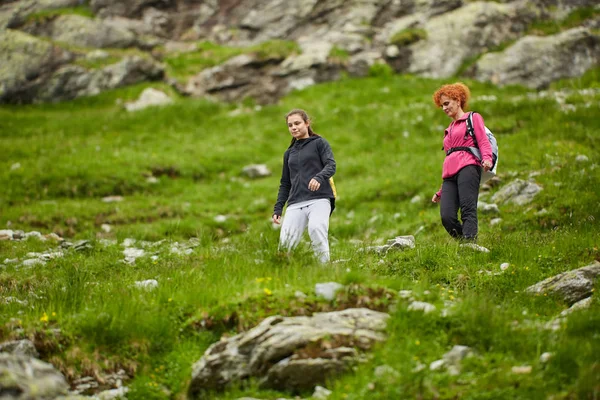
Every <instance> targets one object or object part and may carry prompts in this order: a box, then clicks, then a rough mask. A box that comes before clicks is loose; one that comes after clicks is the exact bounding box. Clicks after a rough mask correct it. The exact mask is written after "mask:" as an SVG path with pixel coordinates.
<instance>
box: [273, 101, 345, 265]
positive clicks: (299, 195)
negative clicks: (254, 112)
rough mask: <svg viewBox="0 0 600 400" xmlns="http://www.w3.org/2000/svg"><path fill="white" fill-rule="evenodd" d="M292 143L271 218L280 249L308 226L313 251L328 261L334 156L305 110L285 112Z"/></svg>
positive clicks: (293, 244)
mask: <svg viewBox="0 0 600 400" xmlns="http://www.w3.org/2000/svg"><path fill="white" fill-rule="evenodd" d="M286 122H287V126H288V130H289V132H290V134H291V135H292V137H293V139H292V143H291V144H290V147H289V148H288V149H287V150H286V152H285V153H284V155H283V170H282V172H281V181H280V184H279V194H278V195H277V203H276V204H275V208H274V211H273V222H274V223H276V224H281V215H282V213H283V207H284V205H285V203H286V202H287V204H288V207H287V210H286V215H285V219H284V220H283V225H282V226H281V234H280V240H279V247H280V249H285V250H291V249H293V248H294V247H296V246H297V245H298V243H299V242H300V240H301V239H302V234H303V233H304V230H305V229H306V228H307V227H308V234H309V236H310V239H311V243H312V247H313V250H314V252H315V255H316V256H317V258H318V259H319V261H321V262H322V263H326V262H328V261H329V239H328V232H329V216H330V215H331V212H332V211H333V208H334V207H335V186H334V185H333V179H332V176H333V174H335V167H336V165H335V159H334V158H333V152H332V151H331V146H330V145H329V143H328V142H327V140H325V139H324V138H322V137H321V136H319V135H317V134H316V133H314V132H313V130H312V128H311V126H310V119H309V118H308V115H307V114H306V111H304V110H299V109H296V110H292V111H290V112H289V113H288V114H287V115H286Z"/></svg>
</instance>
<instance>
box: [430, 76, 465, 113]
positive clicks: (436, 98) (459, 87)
mask: <svg viewBox="0 0 600 400" xmlns="http://www.w3.org/2000/svg"><path fill="white" fill-rule="evenodd" d="M442 96H448V97H450V98H451V99H454V100H456V101H458V102H460V108H462V109H463V110H464V109H465V108H467V102H468V101H469V98H470V97H471V91H470V90H469V88H468V87H467V85H465V84H464V83H462V82H456V83H451V84H448V85H444V86H442V87H441V88H439V89H438V90H437V91H436V92H435V93H434V94H433V102H434V103H435V105H436V106H438V107H441V106H442V100H441V97H442Z"/></svg>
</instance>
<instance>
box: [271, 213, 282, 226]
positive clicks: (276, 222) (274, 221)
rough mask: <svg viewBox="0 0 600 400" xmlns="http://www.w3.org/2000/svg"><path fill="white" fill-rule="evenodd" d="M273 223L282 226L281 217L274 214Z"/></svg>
mask: <svg viewBox="0 0 600 400" xmlns="http://www.w3.org/2000/svg"><path fill="white" fill-rule="evenodd" d="M273 223H274V224H277V225H280V224H281V215H277V214H273Z"/></svg>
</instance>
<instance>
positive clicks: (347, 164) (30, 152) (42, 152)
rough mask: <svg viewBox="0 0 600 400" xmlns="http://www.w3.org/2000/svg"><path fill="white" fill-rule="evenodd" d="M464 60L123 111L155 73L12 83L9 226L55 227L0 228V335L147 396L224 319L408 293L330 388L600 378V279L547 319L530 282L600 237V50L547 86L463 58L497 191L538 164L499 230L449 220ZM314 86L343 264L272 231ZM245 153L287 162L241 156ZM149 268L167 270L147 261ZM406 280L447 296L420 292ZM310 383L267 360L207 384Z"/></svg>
mask: <svg viewBox="0 0 600 400" xmlns="http://www.w3.org/2000/svg"><path fill="white" fill-rule="evenodd" d="M446 82H447V80H444V81H442V80H435V79H426V78H419V77H415V76H411V75H395V74H393V73H391V71H390V70H389V69H388V68H378V67H376V68H372V69H371V70H370V76H368V77H365V78H362V79H350V78H342V79H340V80H338V81H336V82H330V83H324V84H318V85H314V86H312V87H309V88H306V89H304V90H300V91H293V92H292V93H291V94H289V95H287V96H285V97H283V98H282V99H281V100H280V101H279V102H278V103H276V104H273V105H268V106H259V105H256V103H254V102H252V101H250V100H247V101H245V102H243V103H237V104H226V103H218V102H210V101H207V100H204V99H189V98H185V97H180V96H179V95H178V94H177V93H175V92H174V91H173V89H171V88H170V87H168V86H167V85H165V84H155V85H154V86H153V87H156V88H159V89H161V90H164V91H166V92H167V93H169V94H170V95H171V96H172V97H173V98H174V99H175V102H174V103H173V104H171V105H168V106H165V107H154V108H147V109H144V110H141V111H137V112H131V113H130V112H126V111H125V110H124V109H123V106H122V104H124V103H125V102H127V101H130V100H134V99H136V98H137V97H138V96H139V94H140V93H141V92H142V90H143V89H145V88H146V87H148V86H149V85H150V84H147V83H145V84H141V85H137V86H130V87H127V88H122V89H118V90H114V91H109V92H106V93H103V94H101V95H98V96H95V97H88V98H81V99H77V100H73V101H69V102H63V103H59V104H46V105H27V106H2V107H1V108H0V141H1V147H2V149H3V154H4V157H3V159H2V164H1V165H2V168H1V169H0V184H1V187H2V188H3V190H2V191H0V208H1V209H2V212H1V214H0V227H2V229H4V230H10V231H11V233H10V235H8V233H7V232H5V231H3V232H2V235H4V239H7V238H8V236H10V238H13V239H15V238H17V239H18V238H19V237H23V236H24V234H26V233H30V232H32V231H38V232H40V235H38V236H41V238H39V237H35V236H36V235H35V234H30V235H29V236H30V237H28V238H26V239H23V240H0V263H1V264H0V343H2V342H6V341H9V340H18V339H30V340H31V341H32V343H33V344H34V346H35V349H36V351H37V352H38V353H39V355H38V357H39V358H40V359H41V360H43V361H47V362H49V363H51V364H52V365H53V366H54V367H55V368H56V369H57V370H59V371H60V372H61V373H62V374H63V375H64V376H65V377H66V379H67V381H68V383H69V385H70V388H71V389H75V388H79V389H81V388H82V387H83V386H81V384H82V380H81V379H82V378H87V380H84V381H83V382H92V383H91V384H90V387H89V388H88V389H87V390H83V389H81V393H82V395H91V394H93V393H96V392H98V391H100V390H105V389H111V388H113V389H114V388H116V387H118V384H117V383H116V380H117V378H118V379H120V380H121V381H122V384H123V387H126V388H127V390H128V392H127V394H126V397H127V398H128V399H130V400H132V399H167V398H171V399H183V398H186V396H187V392H188V387H189V384H190V381H191V373H192V365H193V363H195V362H196V361H198V360H199V359H200V357H201V356H202V355H203V353H204V351H205V350H206V349H207V348H208V347H209V345H211V344H212V343H216V342H217V341H218V340H219V339H220V338H221V337H222V336H223V335H225V336H229V337H230V336H232V335H234V334H236V333H239V332H243V331H247V330H248V329H250V328H251V327H253V326H255V325H256V324H258V323H259V322H261V321H262V320H263V319H264V318H266V317H267V316H271V315H287V316H291V315H311V314H312V313H314V312H316V311H332V310H340V309H345V308H351V307H367V308H371V309H373V310H378V311H385V312H388V313H389V314H390V318H389V320H388V323H387V328H386V330H385V333H386V335H387V340H385V341H383V342H381V343H379V344H377V345H375V346H374V348H373V350H372V352H370V353H369V356H368V357H367V358H366V359H365V360H364V362H361V363H358V364H357V365H356V366H355V368H353V369H352V370H351V371H349V372H347V373H345V374H342V375H341V376H340V377H338V378H335V379H332V380H329V381H327V383H326V384H325V386H326V387H327V388H328V389H329V390H331V391H332V394H331V395H330V397H329V399H366V398H369V399H399V398H425V399H429V398H438V399H453V398H461V399H508V398H515V399H516V398H523V399H537V398H540V399H547V398H553V399H592V398H595V397H597V396H598V394H599V393H600V385H599V382H600V369H599V366H598V354H600V338H599V337H598V332H599V331H600V312H599V311H600V302H599V301H598V296H597V295H596V294H594V295H592V296H591V302H590V303H589V304H588V305H589V307H588V308H587V309H582V310H579V311H576V312H572V313H571V314H569V315H568V316H567V317H564V318H563V319H562V320H560V321H558V322H555V323H554V325H553V326H554V328H553V329H549V328H548V325H547V324H549V323H552V321H555V320H556V318H557V317H558V316H559V314H560V313H561V312H562V311H563V310H565V309H567V308H569V306H570V305H571V304H570V302H569V301H567V300H565V299H564V298H562V297H560V296H558V295H552V294H550V295H547V294H546V293H544V294H539V295H534V294H530V293H526V292H525V289H526V288H527V287H529V286H530V285H533V284H535V283H537V282H539V281H541V280H543V279H545V278H548V277H551V276H553V275H556V274H558V273H561V272H565V271H569V270H574V269H577V268H580V267H583V266H587V265H591V264H592V263H593V262H594V261H595V260H598V261H600V250H598V248H599V245H600V243H599V237H600V236H599V235H598V232H599V231H600V230H599V228H598V221H600V204H599V203H598V199H599V198H600V169H599V168H598V164H597V160H598V157H599V156H600V111H599V110H600V108H599V107H598V105H599V99H600V75H599V72H598V70H597V69H593V70H590V71H589V72H587V73H586V74H585V75H583V77H581V78H578V79H573V80H566V81H558V82H555V83H553V84H552V85H551V86H550V88H549V89H548V90H547V91H531V90H530V89H527V88H524V87H522V86H506V87H503V88H499V87H496V86H493V85H491V84H484V83H479V82H476V81H471V80H467V81H466V82H467V83H468V84H469V85H470V87H471V89H472V93H473V99H472V100H471V102H470V109H472V110H476V111H478V112H479V113H481V114H482V115H483V116H484V118H485V121H486V125H487V126H488V127H490V128H491V129H492V130H493V131H494V133H495V134H496V137H497V138H498V142H499V145H500V161H499V177H500V179H501V182H500V184H498V185H497V186H494V187H493V188H491V189H489V190H488V191H486V192H483V193H482V195H481V197H480V200H481V201H485V202H488V203H492V201H491V199H492V196H493V195H494V194H495V193H498V192H499V191H500V190H502V188H503V187H505V186H506V185H508V184H510V183H511V182H513V181H515V180H516V179H521V180H524V181H528V180H531V181H534V182H535V183H537V184H538V185H539V186H540V187H541V188H542V190H541V191H540V192H539V193H538V194H537V195H536V196H535V198H534V199H533V201H532V202H530V203H528V204H525V205H516V204H512V203H510V202H507V203H501V202H498V206H499V214H494V213H492V214H486V213H483V212H481V213H480V239H479V244H480V245H482V246H485V247H487V248H489V249H490V252H489V253H480V252H477V251H473V250H470V249H465V248H461V247H459V246H458V244H457V243H456V242H454V241H452V240H451V239H450V238H449V237H448V236H447V234H446V232H445V231H444V229H443V227H442V226H441V223H440V221H439V210H438V207H437V206H436V205H434V204H431V202H430V199H431V195H432V194H433V193H434V191H435V190H437V189H438V188H439V185H440V183H441V178H440V173H441V163H442V160H443V157H444V154H443V152H442V151H440V146H441V139H442V135H443V129H444V128H445V127H446V126H447V125H448V122H449V120H448V119H447V117H446V116H445V115H443V113H442V112H441V111H440V110H438V109H436V108H435V107H434V106H433V104H432V101H431V94H432V93H433V92H434V91H435V90H436V88H438V87H439V86H440V85H441V84H443V83H446ZM296 107H301V108H304V109H306V110H307V111H308V112H309V114H310V115H311V116H312V117H313V120H314V129H315V131H316V132H317V133H319V134H321V135H323V136H324V137H326V138H327V140H328V141H329V142H330V143H331V145H332V148H333V151H334V153H335V156H336V159H337V162H338V170H337V173H336V176H335V178H336V185H337V189H338V194H339V198H338V200H337V208H336V210H335V212H334V213H333V215H332V219H331V230H330V236H331V242H332V260H334V262H332V263H330V264H328V265H326V266H320V265H318V264H317V263H316V262H315V261H314V259H313V258H312V256H311V254H310V251H308V248H307V247H306V246H305V247H306V248H302V249H299V250H298V251H297V252H295V253H294V254H293V255H292V256H291V257H284V256H281V255H278V254H277V240H278V231H277V230H275V229H274V228H273V227H272V225H271V222H270V217H271V212H272V207H273V204H274V202H275V199H276V194H277V188H278V183H279V174H280V169H281V163H282V155H283V152H284V150H285V149H286V148H287V146H288V144H289V139H290V138H289V133H288V132H287V129H286V126H285V123H284V118H283V117H284V115H285V113H286V112H287V111H288V110H290V109H292V108H296ZM249 164H266V165H267V167H268V168H269V169H270V170H271V171H272V175H271V176H269V177H265V178H258V179H250V178H248V177H245V176H244V175H243V174H242V169H243V167H245V166H246V165H249ZM496 218H501V221H497V220H496V221H494V224H492V223H491V221H492V220H493V219H496ZM17 231H23V232H21V233H18V234H17ZM51 233H54V234H56V235H54V236H52V235H50V234H51ZM399 235H414V237H415V242H416V246H415V248H414V249H406V250H403V251H389V252H387V253H385V254H380V253H377V252H372V251H368V250H366V249H367V248H368V247H369V246H374V245H381V244H383V243H385V241H387V240H388V239H392V238H394V237H396V236H399ZM57 236H58V237H60V238H64V239H66V241H65V242H60V240H59V238H58V237H57ZM42 239H44V240H42ZM66 242H68V243H66ZM69 244H70V245H69ZM126 249H129V250H126ZM36 253H37V254H36ZM42 253H44V254H45V255H42ZM31 260H37V261H31ZM505 263H508V264H509V265H508V266H506V265H504V266H503V268H501V265H502V264H505ZM147 280H155V281H156V284H157V286H156V287H155V288H152V287H149V288H148V290H145V289H144V288H140V287H139V285H142V284H138V285H136V282H143V281H147ZM323 282H338V283H341V284H343V285H344V288H343V289H341V290H340V291H339V292H338V293H337V295H336V298H335V299H334V300H331V301H328V300H325V299H323V298H319V297H318V296H316V295H315V284H317V283H323ZM147 284H148V285H151V284H150V283H147ZM595 288H596V289H597V288H598V284H597V283H596V284H595ZM401 290H404V291H406V290H410V291H412V292H411V293H410V294H407V292H399V291H401ZM297 291H300V292H302V293H303V294H304V295H306V296H305V297H303V296H302V295H300V294H299V293H297ZM402 296H405V297H412V298H413V299H414V300H419V301H424V302H427V303H430V304H432V305H434V306H435V307H436V310H435V311H433V312H430V313H427V314H425V313H423V312H415V311H409V309H408V308H409V307H408V304H409V300H408V299H404V298H403V297H402ZM557 324H558V325H557ZM454 345H463V346H468V347H469V348H470V349H471V351H472V354H473V356H472V357H468V358H466V359H464V360H463V362H462V363H461V366H460V372H459V373H458V374H455V373H453V371H452V369H450V368H448V369H443V368H442V369H437V370H436V369H433V370H432V369H431V368H430V364H431V363H432V362H434V361H436V360H439V359H441V358H442V355H443V354H444V353H447V352H448V351H449V350H450V349H452V347H453V346H454ZM334 347H335V346H334ZM546 353H549V355H544V357H542V358H540V357H541V356H542V355H543V354H546ZM3 354H4V353H3ZM382 366H384V368H383V369H382V368H378V367H382ZM529 367H530V368H529ZM2 368H5V366H4V365H3V364H0V370H1V369H2ZM5 370H6V369H4V371H5ZM119 371H121V372H119ZM382 371H383V372H382ZM115 374H116V375H115ZM0 376H1V375H0ZM2 385H7V386H6V387H8V386H9V385H10V384H9V383H5V382H3V381H2V382H0V387H1V386H2ZM94 385H95V386H94ZM311 394H312V390H309V391H300V392H298V393H291V392H290V391H285V390H284V391H278V390H274V389H262V388H260V387H259V384H258V380H253V379H250V380H248V381H245V382H244V384H240V385H238V384H234V385H232V386H230V387H228V388H227V390H225V391H224V392H215V391H212V392H208V393H206V395H205V397H202V398H215V399H216V398H219V399H238V398H242V397H244V396H247V397H254V398H260V399H275V398H280V397H286V398H292V397H293V396H295V395H298V396H302V397H303V398H309V397H310V395H311ZM9 398H10V397H9ZM15 398H18V397H15ZM71 398H77V397H76V396H74V395H72V396H71Z"/></svg>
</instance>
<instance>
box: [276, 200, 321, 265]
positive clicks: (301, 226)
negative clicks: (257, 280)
mask: <svg viewBox="0 0 600 400" xmlns="http://www.w3.org/2000/svg"><path fill="white" fill-rule="evenodd" d="M304 204H307V205H304ZM329 214H331V203H330V202H329V199H318V200H314V201H309V202H303V203H300V204H299V205H296V204H292V205H291V206H288V209H287V211H286V212H285V216H284V218H283V223H282V225H281V235H280V237H279V248H280V249H285V250H291V249H293V248H295V247H296V246H297V245H298V243H300V240H301V239H302V234H303V233H304V230H305V229H306V227H307V226H308V235H309V236H310V240H311V245H312V248H313V251H314V252H315V255H316V256H317V258H318V259H319V261H320V262H322V263H326V262H328V261H329V239H328V238H327V235H328V232H329Z"/></svg>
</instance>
